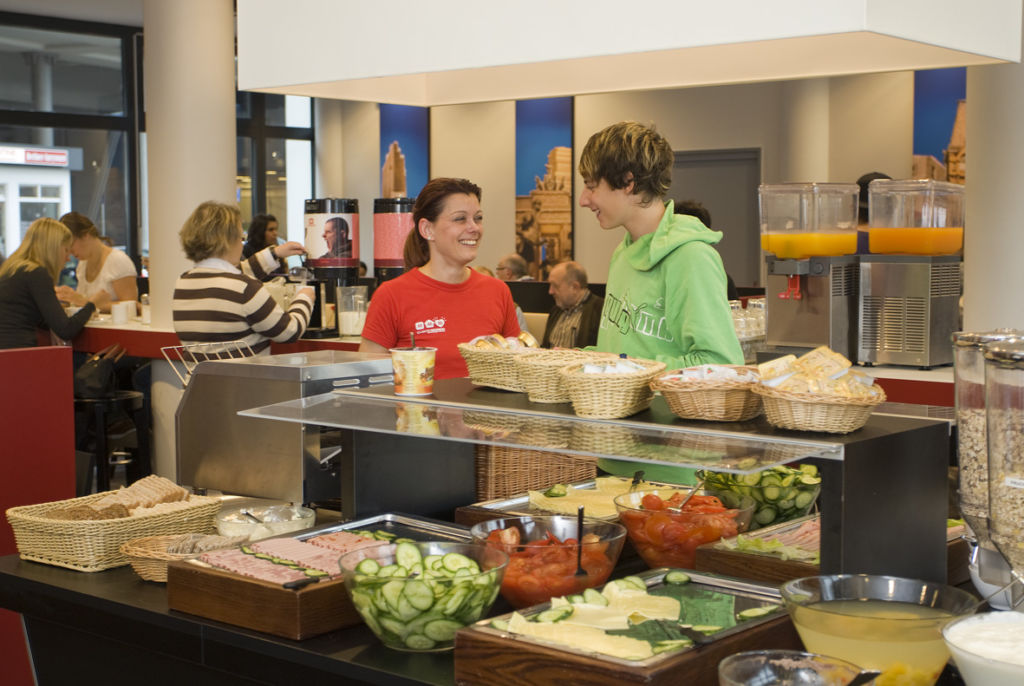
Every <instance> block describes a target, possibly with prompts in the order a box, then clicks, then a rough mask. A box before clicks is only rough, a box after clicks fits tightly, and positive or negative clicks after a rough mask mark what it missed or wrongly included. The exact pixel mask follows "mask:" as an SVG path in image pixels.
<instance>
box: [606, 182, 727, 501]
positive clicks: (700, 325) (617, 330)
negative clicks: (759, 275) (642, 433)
mask: <svg viewBox="0 0 1024 686" xmlns="http://www.w3.org/2000/svg"><path fill="white" fill-rule="evenodd" d="M674 210H675V208H674V204H673V202H672V201H671V200H670V201H669V202H668V204H667V205H666V206H665V214H663V215H662V217H661V223H660V224H658V228H657V230H655V231H654V233H649V234H646V235H644V236H641V237H640V239H639V240H636V241H634V240H633V239H632V238H631V237H630V235H629V233H627V234H626V235H625V236H624V237H623V239H622V242H621V243H619V245H618V247H617V248H615V252H614V253H612V260H611V264H610V266H609V267H608V285H607V286H606V289H605V297H604V310H603V311H602V313H601V327H600V329H599V330H598V335H597V345H596V346H595V347H594V349H596V350H601V351H604V352H613V353H626V354H628V355H629V356H631V357H643V358H646V359H649V360H659V361H661V362H664V363H665V365H666V370H672V369H679V368H682V367H693V366H697V365H702V364H743V350H742V349H741V348H740V343H739V340H737V338H736V332H735V330H734V329H733V324H732V313H731V312H730V309H729V300H728V296H727V292H726V277H725V269H724V268H723V267H722V258H721V257H720V256H719V254H718V251H717V250H715V249H714V248H713V247H711V246H712V245H714V244H715V243H718V242H719V241H720V240H722V232H721V231H712V230H711V229H709V228H707V227H706V226H704V224H702V223H701V221H700V220H699V219H697V218H696V217H692V216H689V215H682V214H675V211H674ZM598 464H599V466H600V467H601V468H602V469H604V470H606V471H609V472H611V473H613V474H619V475H622V476H629V475H632V474H633V472H634V471H636V470H637V469H643V470H644V471H645V478H646V479H647V480H648V481H667V482H671V483H693V476H692V474H693V470H690V469H685V468H679V467H667V466H665V467H661V466H657V465H651V464H640V463H636V462H620V461H618V460H601V461H600V462H599V463H598Z"/></svg>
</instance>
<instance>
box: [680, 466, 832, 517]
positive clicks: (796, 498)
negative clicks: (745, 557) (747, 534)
mask: <svg viewBox="0 0 1024 686" xmlns="http://www.w3.org/2000/svg"><path fill="white" fill-rule="evenodd" d="M697 476H698V477H700V478H702V479H704V488H706V489H707V490H708V491H709V492H711V493H713V494H714V495H716V496H718V497H719V498H721V500H722V502H723V503H725V504H726V505H728V506H729V507H736V506H737V505H738V503H739V501H740V499H741V498H742V497H744V496H749V497H751V498H753V499H754V500H755V501H757V506H756V508H755V509H754V517H753V521H751V522H750V530H751V531H753V530H755V529H761V528H763V527H766V526H772V525H773V524H779V523H780V522H788V521H789V520H791V519H797V518H798V517H803V516H804V515H806V514H809V513H810V511H811V509H812V508H813V507H814V504H815V503H816V502H817V500H818V494H819V493H821V476H819V475H818V468H817V467H815V466H814V465H809V464H805V465H800V466H799V467H787V466H785V465H779V466H778V467H772V468H771V469H765V470H763V471H760V472H752V473H750V474H728V473H725V472H711V471H704V470H701V471H698V472H697Z"/></svg>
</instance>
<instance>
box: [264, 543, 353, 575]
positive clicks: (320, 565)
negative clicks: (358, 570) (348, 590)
mask: <svg viewBox="0 0 1024 686" xmlns="http://www.w3.org/2000/svg"><path fill="white" fill-rule="evenodd" d="M251 547H252V549H253V550H255V551H256V552H258V553H265V554H267V555H271V556H273V557H279V558H282V559H284V560H289V561H291V562H294V563H296V564H297V565H300V566H302V567H307V568H309V569H318V570H320V571H321V572H326V573H327V574H330V575H331V576H338V575H340V574H341V568H340V567H339V566H338V558H340V557H341V555H339V554H338V552H337V551H336V550H331V549H329V548H321V547H319V546H315V545H311V544H309V543H304V542H303V541H298V540H296V539H294V538H268V539H266V540H265V541H257V542H256V543H253V544H252V546H251Z"/></svg>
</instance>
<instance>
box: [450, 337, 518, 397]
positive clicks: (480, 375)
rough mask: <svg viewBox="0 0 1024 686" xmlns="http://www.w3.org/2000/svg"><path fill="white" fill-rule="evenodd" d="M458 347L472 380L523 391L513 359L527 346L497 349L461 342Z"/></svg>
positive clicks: (480, 383) (478, 383)
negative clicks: (477, 346) (476, 346)
mask: <svg viewBox="0 0 1024 686" xmlns="http://www.w3.org/2000/svg"><path fill="white" fill-rule="evenodd" d="M458 347H459V354H461V355H462V358H463V359H464V360H466V367H467V368H468V369H469V380H470V381H472V382H473V383H475V384H476V385H478V386H489V387H491V388H501V389H503V390H506V391H516V392H517V393H522V392H523V390H524V389H523V384H522V382H521V381H520V380H519V372H517V371H516V366H515V364H513V361H514V360H515V358H517V357H519V356H520V355H522V354H523V351H524V350H527V348H514V349H511V350H495V349H490V348H474V347H472V346H469V345H466V344H465V343H459V346H458Z"/></svg>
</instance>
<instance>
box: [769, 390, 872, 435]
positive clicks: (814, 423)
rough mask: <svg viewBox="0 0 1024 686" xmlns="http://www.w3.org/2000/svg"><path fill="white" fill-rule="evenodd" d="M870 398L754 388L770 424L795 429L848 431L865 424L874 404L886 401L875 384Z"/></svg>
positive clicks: (842, 432) (829, 431)
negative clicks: (874, 394) (874, 392)
mask: <svg viewBox="0 0 1024 686" xmlns="http://www.w3.org/2000/svg"><path fill="white" fill-rule="evenodd" d="M874 388H875V391H876V392H877V395H876V396H875V397H874V398H872V399H871V400H865V399H864V398H847V397H844V396H830V395H818V394H816V393H793V392H790V391H780V390H778V389H777V388H770V387H768V386H762V385H757V386H754V388H753V391H754V393H757V394H758V395H760V396H761V399H762V401H763V402H764V414H765V417H766V418H767V419H768V423H769V424H772V425H773V426H777V427H779V428H782V429H793V430H795V431H822V432H825V433H832V434H847V433H850V432H851V431H856V430H857V429H859V428H861V427H862V426H864V425H865V424H866V423H867V421H868V417H870V416H871V412H872V411H874V409H875V406H876V405H878V404H880V403H883V402H885V391H883V390H882V387H881V386H879V385H877V384H875V386H874Z"/></svg>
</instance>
